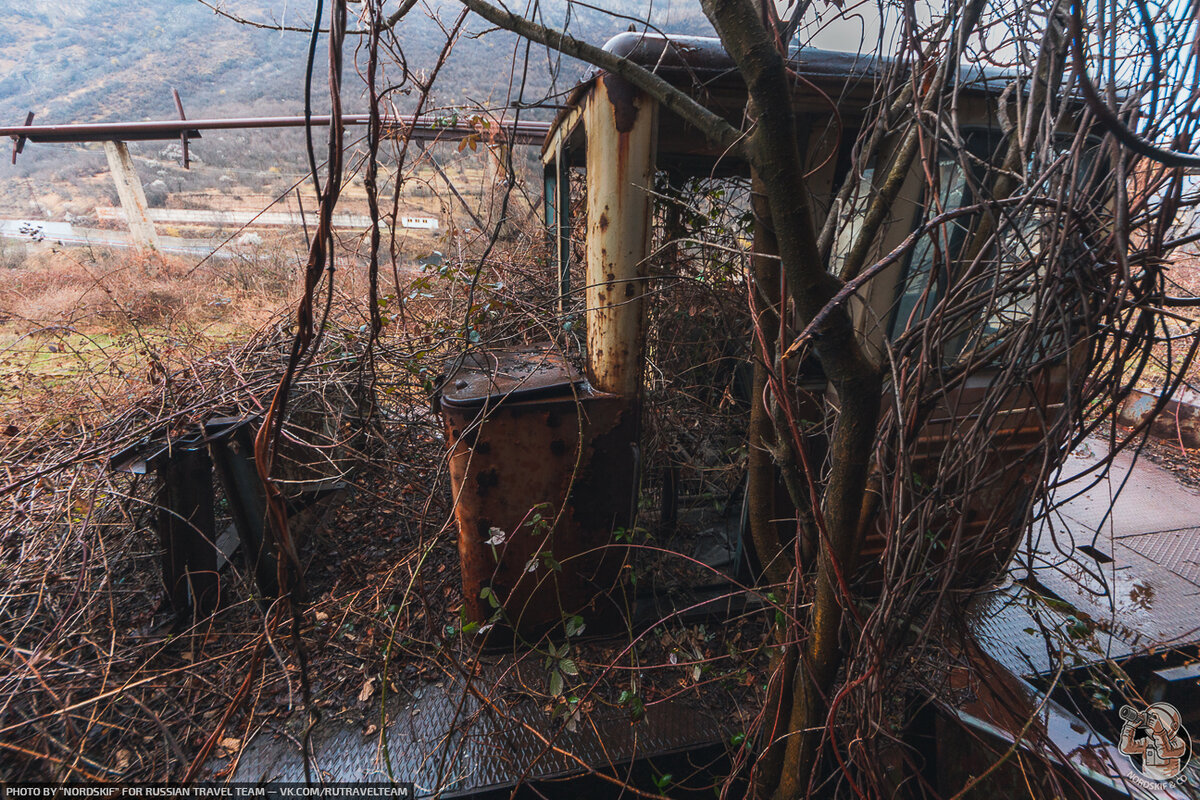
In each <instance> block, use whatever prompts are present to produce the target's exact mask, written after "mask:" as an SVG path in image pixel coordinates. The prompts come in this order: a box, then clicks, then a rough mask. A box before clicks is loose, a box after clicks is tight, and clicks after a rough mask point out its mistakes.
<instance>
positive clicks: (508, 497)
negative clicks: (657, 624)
mask: <svg viewBox="0 0 1200 800" xmlns="http://www.w3.org/2000/svg"><path fill="white" fill-rule="evenodd" d="M477 363H480V362H477ZM482 363H485V364H486V365H487V368H486V371H484V370H480V371H479V372H478V374H474V375H472V374H471V373H473V372H476V370H474V369H471V368H469V367H465V368H463V369H460V370H459V371H458V372H457V373H455V374H454V375H451V376H450V378H449V379H448V380H447V385H448V386H450V387H451V388H452V389H453V388H454V387H458V385H459V383H462V384H464V385H463V386H462V387H461V388H458V391H459V392H460V394H459V395H456V396H453V399H454V400H457V404H456V403H454V402H451V400H452V396H450V395H446V396H444V397H443V400H442V415H443V420H444V423H445V426H446V439H447V442H448V443H449V445H450V447H451V455H450V480H451V486H452V491H453V497H454V513H455V517H456V520H457V522H458V532H459V533H458V551H459V558H460V561H461V568H462V575H463V594H464V600H465V607H466V611H467V615H468V617H469V618H470V619H472V620H474V621H476V622H478V623H481V624H484V623H487V622H489V621H491V619H492V617H493V613H494V604H493V602H492V599H491V598H487V597H482V596H481V594H482V593H483V590H484V589H485V588H486V589H488V590H489V591H490V592H491V596H492V598H494V599H495V600H496V601H498V603H499V605H500V606H501V607H502V608H503V609H504V618H503V619H502V620H500V622H502V623H503V624H502V625H500V626H498V630H497V634H499V633H500V630H499V629H500V628H503V629H508V628H511V629H514V630H516V631H518V632H520V633H521V634H522V635H525V636H537V635H539V634H540V633H542V632H544V631H545V630H547V629H549V628H552V627H554V626H555V625H557V624H559V623H561V622H562V621H563V620H564V619H565V618H566V617H569V616H572V615H575V614H580V615H582V616H583V617H584V618H585V621H586V622H587V624H588V625H589V626H592V627H593V629H598V628H599V627H600V626H601V624H602V622H603V621H605V620H607V621H609V622H614V623H616V622H619V620H620V618H621V615H620V610H621V609H622V608H623V607H624V606H625V603H624V601H623V599H622V596H621V592H620V588H621V586H620V582H619V577H620V571H621V567H622V564H623V563H624V558H625V548H624V547H623V546H621V545H619V544H618V543H616V542H615V541H614V538H613V531H614V529H616V528H619V527H622V526H626V525H628V524H629V520H630V514H631V510H632V504H633V493H634V488H635V486H636V479H635V473H636V463H635V454H636V451H635V448H634V444H635V442H636V432H637V428H636V419H635V417H634V406H633V403H632V402H631V401H630V400H629V399H628V398H623V397H619V396H616V395H612V394H605V393H600V392H593V391H591V389H590V387H587V386H586V385H580V384H579V383H578V380H577V379H578V375H577V374H575V373H574V372H573V371H571V370H570V369H569V368H567V367H566V365H565V363H562V362H561V360H560V359H558V358H557V357H555V356H552V355H550V354H547V355H546V356H545V358H544V359H539V357H538V356H537V355H536V354H535V353H533V352H531V351H530V350H529V349H528V348H522V349H520V350H516V351H497V352H494V353H491V354H488V356H487V357H486V358H485V359H483V361H482ZM538 365H541V368H539V367H538ZM521 375H524V376H525V378H526V380H525V381H522V380H521V379H520V378H519V377H518V376H521ZM554 381H557V382H554ZM500 385H506V386H509V387H521V386H531V388H533V389H534V390H535V394H534V396H533V397H529V396H522V395H519V394H514V393H513V392H512V391H510V392H509V393H508V394H500V395H496V394H495V393H494V392H492V391H491V389H492V388H494V387H497V386H500ZM489 398H490V402H482V401H483V400H485V399H489ZM468 400H469V401H470V402H468Z"/></svg>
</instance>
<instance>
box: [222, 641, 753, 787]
mask: <svg viewBox="0 0 1200 800" xmlns="http://www.w3.org/2000/svg"><path fill="white" fill-rule="evenodd" d="M494 660H495V661H496V663H494V664H492V665H490V666H488V667H485V668H484V670H482V672H481V676H480V677H476V678H473V679H472V680H471V682H470V685H469V686H468V682H467V681H466V680H465V679H462V678H447V679H445V680H442V681H439V682H437V683H425V684H422V685H420V686H419V687H416V688H415V689H413V691H412V694H411V695H410V696H409V697H408V698H407V699H405V700H403V701H401V702H398V703H396V704H395V705H394V707H393V708H391V709H389V710H390V713H389V719H391V720H393V721H392V722H391V723H390V725H389V726H388V728H387V731H386V734H387V735H386V737H384V738H383V739H381V738H380V736H379V735H378V734H375V735H372V736H365V735H364V734H363V732H362V726H361V725H351V724H349V723H337V722H333V721H330V722H327V723H325V724H322V725H318V726H317V728H316V729H315V731H314V733H313V737H312V752H313V761H312V766H313V768H314V770H316V774H318V775H319V776H320V778H321V779H322V780H324V781H332V782H338V781H366V782H387V781H389V780H395V781H413V782H414V783H415V784H416V789H417V794H418V795H419V796H427V795H432V794H440V796H443V797H454V796H466V795H470V794H472V793H476V792H480V791H485V790H487V789H491V788H499V787H504V786H510V785H513V784H515V783H517V782H518V781H520V780H525V779H528V780H541V779H548V778H554V777H559V776H562V775H567V774H572V773H579V772H583V771H585V769H586V767H585V766H584V765H586V766H587V767H592V768H599V769H603V768H604V767H606V766H610V765H612V766H616V765H621V764H627V763H628V762H630V761H632V760H635V759H637V758H641V757H647V756H651V755H663V754H667V753H674V752H680V751H684V750H690V749H693V748H696V747H701V746H704V745H708V744H712V743H713V742H720V741H723V740H724V739H726V738H728V736H729V735H731V734H732V733H735V732H736V731H737V730H739V729H740V726H741V725H742V724H743V723H741V722H739V720H738V718H737V715H730V714H729V713H728V712H727V709H728V708H729V706H728V704H721V707H722V708H725V709H726V712H725V713H724V714H721V713H718V712H716V711H714V710H712V709H713V705H714V704H711V703H706V702H704V698H708V699H709V700H711V699H713V697H712V692H714V691H716V692H720V691H721V690H720V689H719V688H716V687H709V688H707V689H706V690H705V692H704V697H702V696H701V694H700V692H699V691H694V692H691V696H690V697H687V698H682V699H674V700H670V701H665V702H662V703H657V704H654V703H652V704H649V705H647V708H646V715H645V717H644V718H643V719H642V720H641V721H639V722H637V723H633V722H631V721H630V717H629V712H628V710H626V709H623V708H619V707H615V706H605V705H602V704H600V703H597V704H596V709H595V710H593V711H592V712H591V713H588V714H580V715H579V718H577V719H576V720H574V721H573V723H572V724H571V725H570V727H569V728H568V726H567V725H566V724H565V723H564V721H563V720H561V719H558V720H551V719H550V716H549V714H548V713H547V709H546V708H545V707H544V698H537V697H535V696H533V695H532V694H530V693H529V692H528V691H525V690H523V689H522V686H523V685H527V684H525V680H524V679H525V678H529V679H530V680H533V681H534V682H535V684H533V685H536V684H537V683H538V682H544V680H545V675H544V673H542V674H541V675H540V677H539V676H538V675H534V674H527V675H525V676H522V675H521V673H522V671H525V672H531V671H530V670H522V669H520V668H517V669H514V668H513V665H512V664H511V662H510V661H509V660H507V659H494ZM533 666H536V663H535V664H534V665H533ZM481 697H486V698H488V701H487V702H485V701H483V700H481V699H480V698H481ZM389 765H390V770H389ZM233 780H236V781H252V782H263V781H303V780H304V765H303V760H302V759H301V757H300V751H299V747H298V744H297V741H296V736H295V732H293V735H292V736H284V735H272V734H269V733H263V734H260V735H258V736H257V737H255V739H254V740H253V741H251V742H250V743H249V745H248V746H247V748H246V749H245V751H244V752H243V753H242V756H241V759H240V761H239V763H238V766H237V769H236V772H235V774H234V776H233Z"/></svg>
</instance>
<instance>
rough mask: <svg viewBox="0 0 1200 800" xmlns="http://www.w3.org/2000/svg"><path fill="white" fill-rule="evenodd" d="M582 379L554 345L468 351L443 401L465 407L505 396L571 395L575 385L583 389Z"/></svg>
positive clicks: (447, 383)
mask: <svg viewBox="0 0 1200 800" xmlns="http://www.w3.org/2000/svg"><path fill="white" fill-rule="evenodd" d="M452 366H453V365H452ZM583 382H584V381H583V376H582V375H580V374H579V372H578V370H576V369H575V368H574V367H572V366H571V365H570V364H569V363H567V359H566V357H565V356H564V355H563V354H562V352H561V351H560V350H557V349H555V348H549V347H545V346H544V345H532V346H528V347H515V348H509V349H504V350H491V351H484V352H479V353H471V354H469V355H468V356H467V357H466V358H465V359H464V360H463V362H462V364H461V366H458V367H457V369H455V370H454V371H453V373H452V374H451V375H450V376H449V377H448V378H447V379H446V381H445V383H444V384H443V387H442V403H443V404H445V405H448V406H453V407H457V408H466V407H478V406H480V405H482V404H483V403H485V402H488V401H491V402H498V401H500V400H501V399H504V398H507V399H510V400H517V399H529V398H531V397H535V396H537V395H539V394H547V393H550V394H553V393H555V392H557V393H559V394H562V393H567V394H569V393H570V392H571V391H572V390H571V387H572V386H576V387H579V388H580V389H582V385H583ZM585 391H586V390H585Z"/></svg>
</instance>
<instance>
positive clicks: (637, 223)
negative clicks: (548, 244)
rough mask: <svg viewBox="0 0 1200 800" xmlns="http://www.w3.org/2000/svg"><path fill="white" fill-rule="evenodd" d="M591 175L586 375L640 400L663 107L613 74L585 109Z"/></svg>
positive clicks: (607, 389) (608, 388)
mask: <svg viewBox="0 0 1200 800" xmlns="http://www.w3.org/2000/svg"><path fill="white" fill-rule="evenodd" d="M583 118H584V125H585V127H586V128H587V132H588V139H587V159H588V163H589V164H604V165H605V166H606V168H605V169H589V170H588V171H587V242H586V248H585V249H586V256H585V257H586V266H587V287H586V294H587V350H588V365H587V377H588V380H589V381H591V383H592V385H593V386H595V387H596V388H597V389H599V390H601V391H605V392H614V393H616V394H620V395H624V396H626V397H630V398H634V397H638V396H639V395H640V394H641V389H642V371H643V368H644V365H643V359H644V347H645V341H644V340H645V335H644V329H645V324H646V321H645V310H644V302H643V300H642V296H643V293H644V292H645V289H646V286H645V281H646V276H647V269H648V265H647V258H646V256H647V255H648V253H649V250H650V234H651V228H650V225H651V207H652V204H651V202H650V192H651V190H652V189H653V187H654V165H655V155H656V153H655V149H656V133H657V129H658V103H656V102H654V101H653V100H652V99H651V98H649V97H648V96H647V95H645V94H644V93H642V92H639V91H638V90H637V89H635V88H634V87H633V86H632V85H630V84H629V83H627V82H626V81H624V80H621V79H619V78H617V77H615V76H605V77H604V79H603V80H601V81H599V82H597V83H596V85H595V87H594V89H593V91H592V92H591V94H590V96H589V97H588V99H587V103H586V105H585V106H584V114H583Z"/></svg>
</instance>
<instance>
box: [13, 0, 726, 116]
mask: <svg viewBox="0 0 1200 800" xmlns="http://www.w3.org/2000/svg"><path fill="white" fill-rule="evenodd" d="M213 2H214V4H215V5H217V6H218V7H219V8H221V9H222V10H223V11H225V12H227V13H228V14H230V15H234V16H237V17H240V18H243V19H246V20H251V21H254V22H259V23H266V24H283V25H286V26H290V27H301V28H303V27H307V26H308V25H309V24H310V21H311V15H312V13H313V7H314V3H311V2H305V3H300V2H297V0H269V1H268V2H263V0H213ZM328 5H329V3H328V2H327V3H326V6H328ZM393 5H395V3H389V4H388V9H387V10H391V7H392V6H393ZM596 5H601V4H600V3H597V4H596ZM603 5H604V6H605V7H606V8H607V9H609V10H610V11H614V12H617V13H618V14H625V15H629V16H633V17H644V16H645V14H646V13H647V8H648V7H649V8H651V12H652V13H651V18H652V20H653V22H654V23H655V24H656V25H658V26H659V27H661V28H663V29H665V30H669V31H672V32H678V33H690V34H697V33H706V32H709V31H711V29H710V28H709V26H708V23H707V21H706V20H705V19H704V17H703V15H702V14H701V13H700V11H699V9H698V3H696V2H695V0H668V1H667V2H661V3H654V4H652V5H650V4H646V3H642V2H637V1H636V0H618V1H617V2H605V3H603ZM350 8H351V13H355V12H356V11H357V10H358V9H360V8H361V5H359V4H352V5H351V7H350ZM460 8H461V7H460V6H459V5H458V4H457V3H455V2H453V0H426V1H425V2H422V3H419V4H418V6H417V8H416V9H415V10H414V11H413V13H411V14H410V15H409V17H408V18H406V20H405V21H404V23H403V26H402V28H401V29H400V31H399V39H400V44H401V46H402V48H403V52H404V57H405V59H406V61H407V63H408V64H409V66H410V67H412V68H414V69H428V68H429V67H430V66H432V64H433V63H434V61H435V59H436V55H437V51H438V49H440V47H441V46H442V44H443V43H444V41H445V38H444V36H443V34H442V33H441V29H440V27H439V25H438V22H437V21H435V20H434V19H433V16H434V15H437V16H440V18H441V19H442V23H443V24H445V25H446V26H447V27H448V26H449V24H450V23H451V22H452V21H453V20H454V19H455V18H456V17H457V15H458V13H459V12H460ZM542 8H543V14H544V19H545V21H546V22H547V23H549V24H556V25H562V24H563V23H564V22H568V24H569V27H570V30H571V31H572V33H574V35H576V36H578V37H580V38H585V39H588V40H590V41H594V42H603V41H604V40H605V39H607V38H608V37H609V36H611V35H613V34H614V33H617V32H619V31H622V30H625V29H627V28H628V25H629V20H628V19H621V18H619V17H615V16H612V15H609V14H605V13H601V12H598V11H595V10H591V9H587V8H583V7H581V6H578V5H572V6H571V8H570V13H569V14H568V10H567V5H566V3H565V2H563V1H562V0H556V2H553V3H542ZM0 18H2V24H0V120H3V121H5V122H6V123H8V124H17V123H19V122H21V121H23V120H24V118H25V113H26V112H27V111H30V110H32V111H34V112H36V115H37V116H36V119H37V121H38V122H44V123H56V122H57V123H64V122H78V121H96V120H118V119H121V120H136V119H159V118H170V117H174V116H175V107H174V101H173V100H172V97H171V88H172V87H174V88H177V89H179V91H180V93H181V95H182V96H183V99H184V104H185V110H186V111H187V113H188V115H189V116H191V117H201V116H228V115H234V114H241V115H261V114H277V113H287V114H290V113H299V112H300V111H301V110H302V108H303V105H302V96H303V80H304V62H305V54H306V49H307V35H306V34H304V33H297V32H280V31H274V30H264V29H261V28H256V27H252V26H250V25H245V24H239V23H237V22H235V21H232V20H230V19H228V18H227V17H225V16H222V15H220V14H217V13H214V11H213V10H212V9H210V8H209V7H207V6H205V5H203V4H202V3H200V2H198V0H122V2H113V0H13V1H12V2H9V3H6V4H5V8H4V10H3V11H0ZM468 32H469V35H466V36H464V37H463V38H462V39H461V40H460V42H459V43H458V44H457V46H456V48H455V51H454V55H453V57H452V58H451V59H450V61H449V62H448V64H447V66H446V68H445V70H444V72H443V74H442V77H441V80H440V81H439V87H440V90H439V93H438V100H439V102H441V103H442V104H444V105H459V104H462V105H469V104H473V103H481V104H485V105H490V104H496V103H502V102H503V100H504V98H505V96H506V94H507V87H508V85H509V81H510V76H511V74H512V70H511V69H510V65H511V63H512V59H513V55H514V52H523V48H516V47H515V46H514V45H515V41H514V39H513V37H512V36H510V35H508V34H505V33H500V32H495V31H489V29H488V27H487V26H486V25H485V24H484V23H483V22H482V20H479V19H478V18H475V19H473V20H472V21H471V23H470V24H469V26H468ZM480 33H483V35H482V36H479V35H476V34H480ZM354 48H355V42H354V41H353V38H352V39H351V41H349V42H348V44H347V52H348V53H350V52H352V51H353V50H354ZM324 54H325V47H324V42H322V44H321V47H320V48H319V49H318V59H323V58H324ZM550 65H551V59H550V58H548V57H547V55H546V54H545V52H544V51H543V52H541V53H537V52H534V53H533V54H532V57H531V60H530V69H529V71H528V73H527V74H528V78H527V81H528V85H529V86H530V93H527V97H529V96H532V97H533V99H536V98H537V97H538V96H540V95H541V94H542V93H544V90H545V89H546V87H547V86H548V85H549V77H548V73H549V69H550ZM323 66H324V65H323V64H319V65H318V69H317V70H316V83H317V84H318V86H319V85H320V84H321V83H322V82H323V80H324V79H323V75H324V69H323ZM351 69H352V68H351V67H350V65H349V64H348V68H347V81H346V85H347V87H348V91H347V95H348V96H347V98H346V101H347V104H348V106H350V107H351V108H353V107H356V106H357V107H359V108H361V105H362V97H361V86H360V85H359V84H361V81H358V80H356V79H354V78H353V75H352V72H351ZM582 72H583V67H582V66H581V65H578V64H573V63H569V62H568V63H564V64H562V65H561V66H559V67H558V80H557V86H558V88H559V89H560V90H565V89H567V88H569V87H570V85H571V84H572V83H573V82H574V81H575V80H576V79H577V78H578V77H579V75H580V74H582ZM516 74H517V75H518V76H519V75H520V74H521V73H520V71H518V72H517V73H516ZM405 99H406V98H405V97H404V96H400V97H398V103H399V104H400V105H401V106H403V104H404V102H405Z"/></svg>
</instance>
